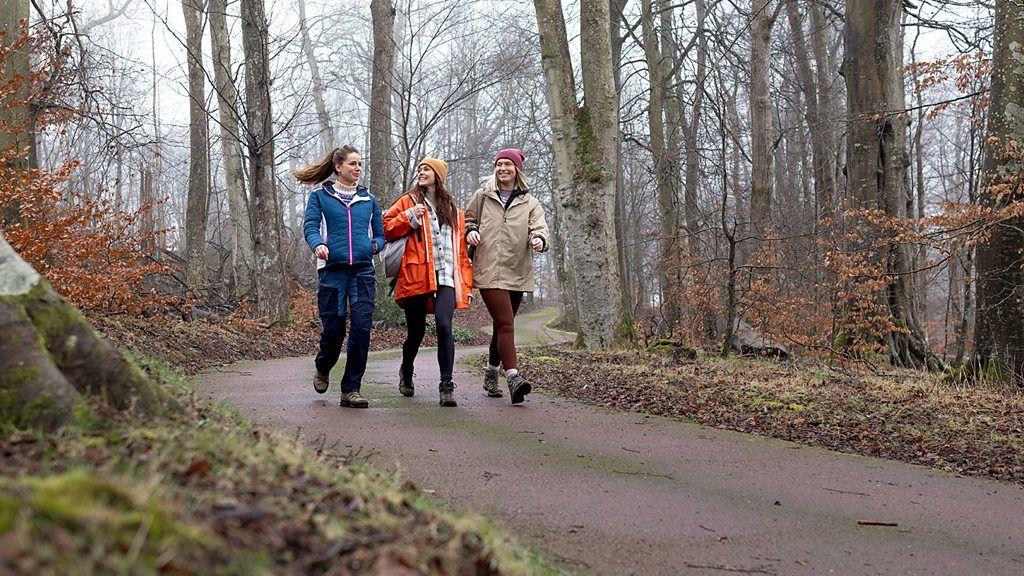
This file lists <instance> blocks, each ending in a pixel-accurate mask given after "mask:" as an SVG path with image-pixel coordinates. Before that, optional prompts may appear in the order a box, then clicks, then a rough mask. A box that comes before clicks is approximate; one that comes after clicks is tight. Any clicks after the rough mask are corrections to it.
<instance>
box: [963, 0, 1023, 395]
mask: <svg viewBox="0 0 1024 576" xmlns="http://www.w3.org/2000/svg"><path fill="white" fill-rule="evenodd" d="M1022 46H1024V6H1021V4H1020V3H1019V2H1016V1H1015V0H997V1H996V16H995V41H994V45H993V54H992V88H991V92H990V94H991V96H990V100H989V108H988V131H987V132H988V133H987V135H986V138H985V141H986V143H987V147H986V154H985V163H984V170H983V173H984V175H983V177H984V182H985V185H984V186H983V187H982V190H981V201H982V203H983V204H984V205H985V206H988V207H991V208H995V209H1000V208H1003V207H1005V206H1007V205H1010V204H1013V203H1016V204H1018V205H1019V204H1020V203H1022V202H1024V154H1022V153H1021V151H1020V149H1019V146H1017V147H1015V148H1014V147H1013V145H1014V144H1017V143H1019V142H1021V141H1022V140H1024V74H1022V73H1021V66H1022V64H1021V62H1024V52H1022ZM1011 143H1012V144H1011ZM1022 254H1024V217H1021V216H1019V215H1017V216H1013V217H1010V218H1008V219H1005V220H1003V221H1001V222H998V223H997V224H996V225H995V226H994V227H993V228H992V231H991V234H990V236H989V237H988V239H987V240H986V241H985V242H984V243H982V244H979V245H978V253H977V262H976V265H977V269H978V310H977V326H976V327H975V330H974V354H975V359H976V361H977V362H978V363H979V364H980V365H981V366H983V367H987V368H990V370H989V374H994V375H996V376H997V377H999V378H1001V379H1012V380H1013V381H1015V382H1016V383H1017V384H1021V385H1024V268H1022V265H1024V257H1022Z"/></svg>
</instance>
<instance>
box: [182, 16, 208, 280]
mask: <svg viewBox="0 0 1024 576" xmlns="http://www.w3.org/2000/svg"><path fill="white" fill-rule="evenodd" d="M181 8H182V11H183V12H184V14H185V38H186V39H185V50H186V51H187V53H188V54H187V61H188V97H189V107H188V110H189V132H188V142H189V167H188V209H187V210H186V212H185V283H186V285H187V286H188V288H189V289H190V290H201V289H203V287H204V286H205V285H206V222H207V216H208V214H209V209H210V151H209V145H210V142H209V140H210V135H209V124H208V112H207V110H206V73H205V71H204V70H203V18H202V15H203V14H204V12H205V8H206V6H205V2H203V1H202V0H182V2H181Z"/></svg>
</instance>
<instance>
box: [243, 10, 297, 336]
mask: <svg viewBox="0 0 1024 576" xmlns="http://www.w3.org/2000/svg"><path fill="white" fill-rule="evenodd" d="M241 16H242V51H243V52H244V53H245V103H246V106H245V121H246V125H247V127H248V129H247V130H246V136H247V138H246V144H247V147H248V149H249V187H250V189H251V193H250V194H251V198H250V202H249V205H250V206H251V208H252V223H253V225H252V233H253V273H254V275H255V277H256V305H257V310H258V311H259V313H260V315H261V316H264V317H266V318H267V320H268V321H269V322H272V323H273V322H278V321H280V320H283V319H285V318H287V317H288V288H287V285H286V284H285V275H284V264H283V259H282V251H281V215H280V212H279V210H280V203H279V202H278V196H277V187H276V186H275V185H274V127H273V123H272V121H271V118H272V117H271V109H270V82H271V78H270V55H269V52H268V47H267V43H268V39H267V15H266V12H265V9H264V6H263V0H241Z"/></svg>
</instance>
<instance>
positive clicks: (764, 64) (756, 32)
mask: <svg viewBox="0 0 1024 576" xmlns="http://www.w3.org/2000/svg"><path fill="white" fill-rule="evenodd" d="M770 4H771V0H752V1H751V6H750V9H751V23H750V90H749V96H750V160H751V177H750V220H751V223H752V224H753V226H754V229H755V230H757V231H758V235H759V236H763V233H764V230H765V229H766V228H767V227H768V226H769V225H770V223H771V216H772V193H773V190H772V188H773V182H772V169H773V168H774V166H773V165H774V156H773V150H772V141H773V139H772V100H771V58H770V57H771V41H772V25H773V24H774V22H775V16H776V14H777V12H775V11H773V9H772V6H771V5H770Z"/></svg>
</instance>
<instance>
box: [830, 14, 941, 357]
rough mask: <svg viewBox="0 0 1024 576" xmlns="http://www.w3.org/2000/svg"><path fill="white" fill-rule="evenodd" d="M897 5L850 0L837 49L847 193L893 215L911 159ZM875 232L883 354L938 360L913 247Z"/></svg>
mask: <svg viewBox="0 0 1024 576" xmlns="http://www.w3.org/2000/svg"><path fill="white" fill-rule="evenodd" d="M901 5H902V4H901V2H899V1H898V0H884V1H883V2H871V1H869V0H849V2H847V4H846V29H845V32H844V40H845V51H844V55H843V58H844V59H843V76H844V77H845V78H846V90H847V103H848V107H849V114H850V118H851V122H850V125H849V129H848V145H847V168H846V169H847V179H848V186H849V190H850V197H851V200H852V201H853V202H854V203H855V205H856V206H858V207H860V208H867V209H876V210H881V211H883V212H884V213H885V214H886V215H888V216H890V217H894V218H905V217H906V216H907V198H908V194H909V191H908V186H907V168H908V167H909V164H910V162H909V159H908V158H907V151H906V147H905V144H906V142H907V119H906V116H905V115H904V114H902V113H901V112H900V111H902V110H903V109H904V108H905V105H904V94H903V76H902V68H903V65H902V63H903V36H902V31H901V29H900V7H901ZM880 234H890V233H889V232H885V231H880ZM878 239H880V240H883V241H886V242H885V245H886V246H887V248H886V249H885V253H883V254H876V255H875V256H876V258H879V259H881V260H883V261H884V273H885V274H886V275H887V277H888V281H889V284H888V286H887V288H886V291H885V293H884V295H882V298H883V301H884V305H885V308H886V310H887V312H888V314H889V316H890V320H891V322H892V324H893V325H894V326H893V328H892V329H891V330H889V331H888V334H886V335H884V340H885V342H886V345H887V347H888V349H889V358H890V360H891V361H892V362H893V363H894V364H896V365H899V366H907V367H929V368H935V367H939V366H941V361H940V360H939V359H938V358H937V357H936V356H935V355H934V354H933V353H932V351H931V350H930V349H929V348H928V342H927V339H926V337H925V332H924V328H923V325H922V324H921V322H920V319H919V317H918V315H917V310H918V309H919V307H918V306H917V304H916V302H915V299H916V298H917V294H916V292H915V291H914V289H913V282H912V281H911V279H912V264H913V255H912V253H911V250H912V248H911V247H910V246H907V245H905V244H904V243H901V242H897V241H895V240H894V239H892V238H886V237H882V238H878ZM870 240H875V239H869V241H870ZM861 248H864V249H868V250H871V249H872V247H871V246H869V245H865V246H861Z"/></svg>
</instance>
